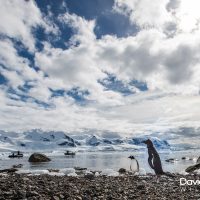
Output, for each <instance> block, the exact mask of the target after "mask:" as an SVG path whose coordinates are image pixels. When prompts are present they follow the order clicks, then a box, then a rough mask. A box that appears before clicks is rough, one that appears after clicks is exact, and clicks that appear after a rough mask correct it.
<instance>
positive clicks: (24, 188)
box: [0, 173, 200, 200]
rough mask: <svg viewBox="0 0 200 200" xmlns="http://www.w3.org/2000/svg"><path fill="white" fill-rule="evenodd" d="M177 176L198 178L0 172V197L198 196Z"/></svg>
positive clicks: (82, 199) (196, 188)
mask: <svg viewBox="0 0 200 200" xmlns="http://www.w3.org/2000/svg"><path fill="white" fill-rule="evenodd" d="M180 178H185V179H187V180H199V178H200V176H199V175H198V176H197V175H196V176H191V175H186V176H183V175H175V177H173V178H171V177H167V176H162V177H160V178H159V179H157V177H156V176H155V175H152V174H149V175H146V176H133V175H128V174H125V175H121V176H116V177H112V176H97V177H96V176H92V175H89V176H78V177H72V176H52V175H51V176H50V175H47V174H45V175H37V176H36V175H34V176H33V175H28V174H16V173H2V174H1V175H0V200H9V199H10V200H14V199H15V200H20V199H24V200H25V199H27V200H37V199H38V200H62V199H66V200H68V199H69V200H95V199H96V200H98V199H99V200H100V199H102V200H106V199H107V200H112V199H113V200H114V199H116V200H117V199H119V200H126V199H127V200H129V199H138V200H146V199H152V200H161V199H162V200H164V199H180V200H184V199H188V200H189V199H192V200H197V199H199V198H200V186H199V185H191V186H180Z"/></svg>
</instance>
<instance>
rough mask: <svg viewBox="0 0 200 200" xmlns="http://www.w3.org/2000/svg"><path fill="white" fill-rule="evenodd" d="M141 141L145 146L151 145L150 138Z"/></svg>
mask: <svg viewBox="0 0 200 200" xmlns="http://www.w3.org/2000/svg"><path fill="white" fill-rule="evenodd" d="M143 143H145V144H146V145H147V146H153V142H152V141H151V140H150V139H148V140H145V141H143Z"/></svg>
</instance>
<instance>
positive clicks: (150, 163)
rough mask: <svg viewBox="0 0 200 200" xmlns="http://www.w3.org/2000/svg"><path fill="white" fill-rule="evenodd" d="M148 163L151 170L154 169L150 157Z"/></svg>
mask: <svg viewBox="0 0 200 200" xmlns="http://www.w3.org/2000/svg"><path fill="white" fill-rule="evenodd" d="M148 163H149V165H150V167H151V168H152V169H155V168H154V166H153V163H152V158H151V157H149V158H148Z"/></svg>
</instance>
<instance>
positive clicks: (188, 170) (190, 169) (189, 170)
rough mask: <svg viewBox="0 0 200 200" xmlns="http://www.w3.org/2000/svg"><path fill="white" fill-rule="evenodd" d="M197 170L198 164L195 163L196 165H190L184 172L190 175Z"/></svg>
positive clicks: (199, 164) (199, 166) (199, 165)
mask: <svg viewBox="0 0 200 200" xmlns="http://www.w3.org/2000/svg"><path fill="white" fill-rule="evenodd" d="M198 169H200V163H197V164H196V165H192V166H190V167H188V168H187V169H186V170H185V171H186V172H187V173H191V172H194V171H195V170H198Z"/></svg>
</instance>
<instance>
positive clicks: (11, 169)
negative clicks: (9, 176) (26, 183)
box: [0, 168, 18, 173]
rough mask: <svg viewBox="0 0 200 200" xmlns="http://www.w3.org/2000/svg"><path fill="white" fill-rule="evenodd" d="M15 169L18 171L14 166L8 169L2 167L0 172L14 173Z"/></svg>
mask: <svg viewBox="0 0 200 200" xmlns="http://www.w3.org/2000/svg"><path fill="white" fill-rule="evenodd" d="M16 171H18V170H17V169H15V168H10V169H2V170H0V173H4V172H6V173H14V172H16Z"/></svg>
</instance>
